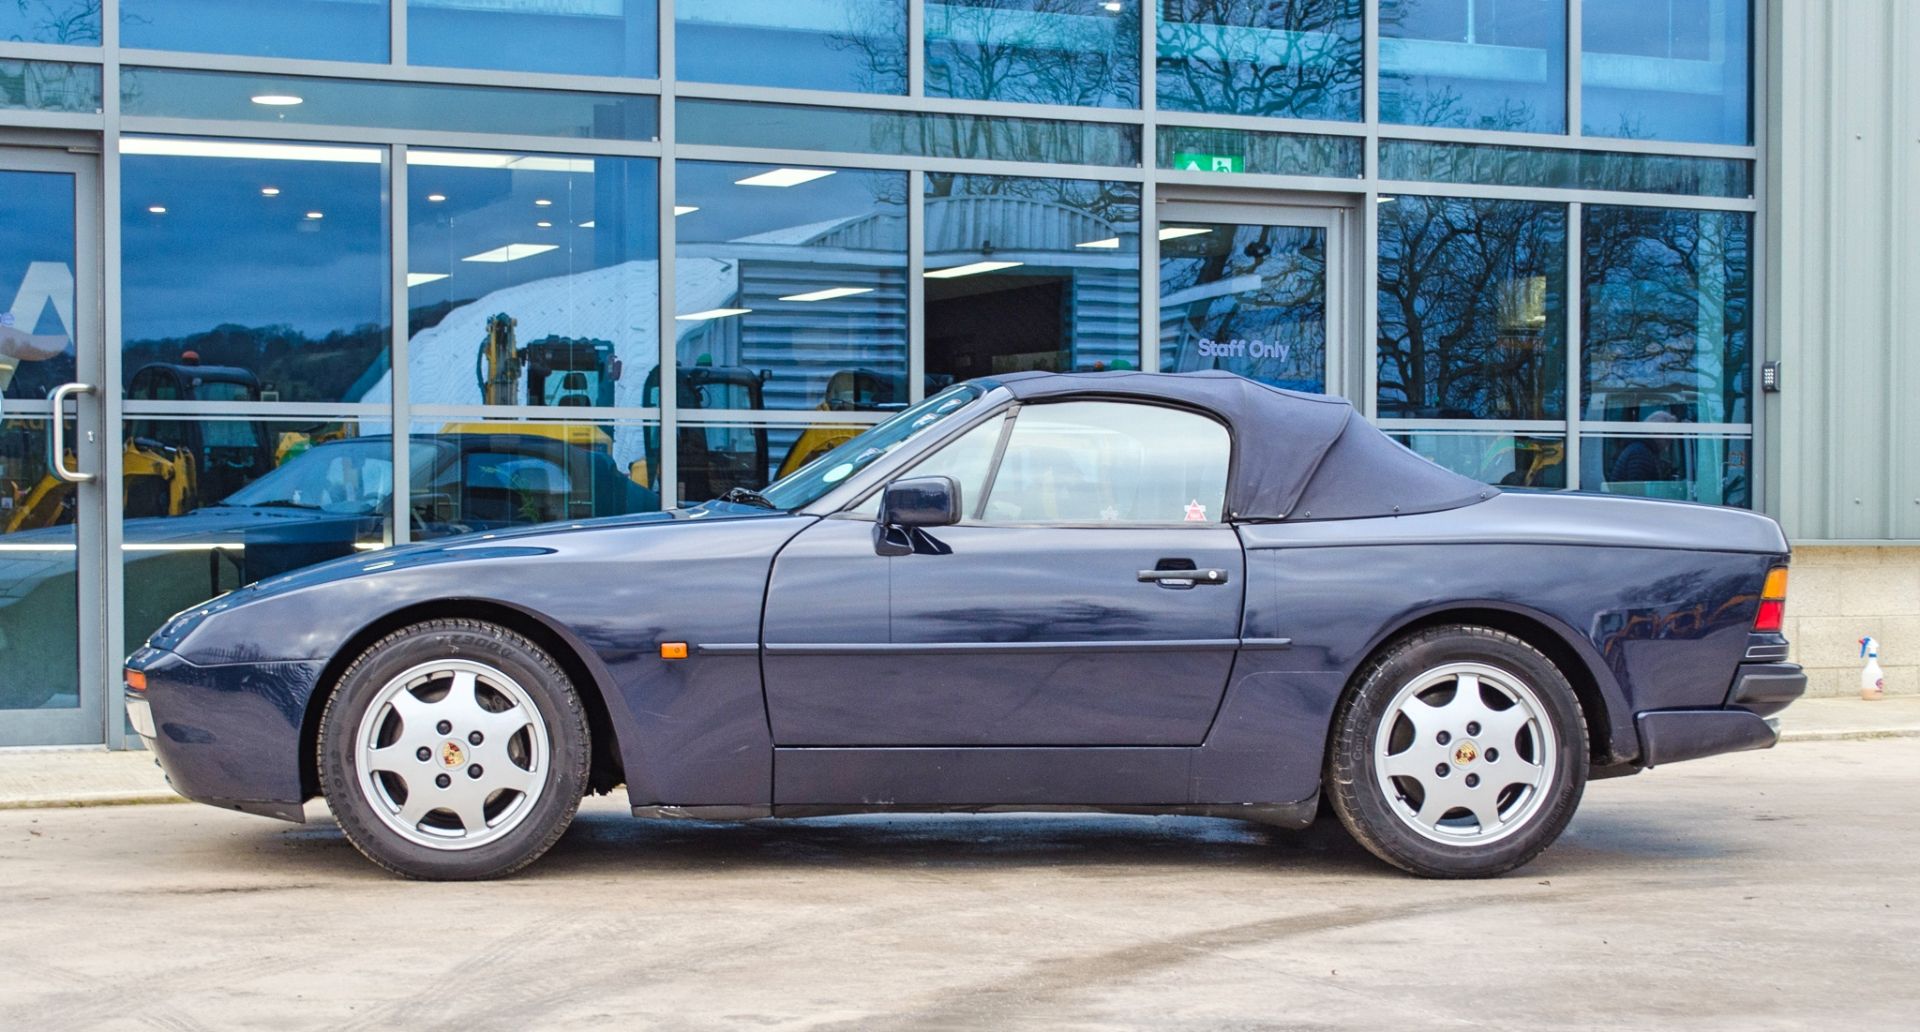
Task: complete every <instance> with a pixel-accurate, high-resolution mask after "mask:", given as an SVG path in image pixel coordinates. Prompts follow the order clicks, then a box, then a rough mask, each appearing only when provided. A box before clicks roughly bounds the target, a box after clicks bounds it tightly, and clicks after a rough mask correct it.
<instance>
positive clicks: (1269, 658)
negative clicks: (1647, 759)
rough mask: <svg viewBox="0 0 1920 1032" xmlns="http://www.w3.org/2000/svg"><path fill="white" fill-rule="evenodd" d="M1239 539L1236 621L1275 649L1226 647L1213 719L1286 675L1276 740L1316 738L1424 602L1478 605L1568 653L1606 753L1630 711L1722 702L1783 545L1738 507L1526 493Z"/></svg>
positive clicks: (1443, 607) (1615, 754)
mask: <svg viewBox="0 0 1920 1032" xmlns="http://www.w3.org/2000/svg"><path fill="white" fill-rule="evenodd" d="M1622 503H1624V504H1622ZM1241 536H1242V539H1243V540H1244V541H1245V543H1246V546H1247V549H1248V592H1249V598H1248V605H1247V621H1248V622H1247V627H1246V629H1245V631H1244V633H1245V634H1246V636H1247V637H1250V638H1288V639H1291V642H1292V644H1291V647H1290V648H1289V649H1287V650H1285V651H1269V652H1259V653H1249V654H1244V655H1243V657H1242V665H1241V668H1240V669H1239V670H1237V671H1236V685H1235V689H1234V693H1230V697H1229V699H1228V703H1227V707H1226V708H1224V709H1223V711H1222V714H1221V717H1222V720H1227V719H1229V718H1231V717H1232V716H1234V715H1235V712H1236V707H1252V706H1255V705H1256V700H1254V699H1251V698H1247V697H1244V696H1243V695H1241V694H1239V693H1240V689H1241V688H1242V687H1243V685H1244V686H1246V687H1249V688H1253V689H1255V690H1256V691H1260V690H1264V691H1266V692H1269V693H1271V692H1273V691H1275V690H1276V689H1278V688H1279V687H1280V686H1283V685H1284V686H1288V690H1289V691H1291V692H1292V694H1293V695H1294V696H1295V701H1294V703H1293V704H1292V706H1291V707H1290V713H1289V716H1290V719H1291V720H1292V721H1294V722H1295V723H1296V725H1297V723H1298V722H1300V721H1302V720H1304V721H1306V722H1307V723H1308V725H1309V726H1308V727H1305V728H1300V727H1298V726H1295V727H1293V728H1290V729H1289V732H1288V738H1289V740H1290V741H1292V742H1294V743H1297V745H1298V746H1299V747H1301V748H1305V747H1307V746H1308V745H1309V743H1312V742H1320V743H1322V744H1321V748H1322V749H1324V741H1325V736H1326V733H1327V730H1328V724H1329V722H1330V720H1331V716H1332V706H1333V704H1334V703H1335V702H1337V699H1338V691H1339V689H1340V688H1343V687H1344V686H1345V684H1346V683H1347V682H1348V680H1349V679H1350V678H1351V677H1352V676H1353V674H1354V672H1355V671H1356V670H1357V669H1358V668H1359V666H1360V665H1361V664H1362V663H1363V662H1364V661H1365V660H1366V659H1367V657H1368V656H1369V655H1370V654H1372V653H1373V651H1374V650H1375V649H1377V648H1378V647H1379V646H1380V645H1381V644H1383V643H1384V642H1385V641H1387V640H1388V639H1390V638H1391V637H1392V636H1394V635H1395V634H1397V633H1399V632H1400V631H1401V630H1403V629H1404V628H1406V627H1407V626H1409V625H1410V624H1413V623H1415V622H1418V621H1421V620H1423V619H1426V618H1430V617H1435V616H1436V615H1437V614H1442V613H1446V612H1448V611H1454V610H1466V609H1478V610H1494V611H1499V612H1504V613H1511V614H1517V615H1520V616H1524V617H1526V618H1528V619H1530V620H1533V621H1535V622H1538V623H1540V624H1543V625H1545V626H1546V627H1547V628H1548V629H1549V630H1551V631H1552V632H1554V633H1555V634H1556V635H1558V636H1559V638H1560V639H1561V640H1562V642H1563V643H1564V644H1565V645H1566V646H1567V648H1568V649H1569V650H1570V651H1572V652H1573V653H1574V654H1575V655H1576V656H1577V657H1578V659H1579V661H1580V662H1581V664H1582V665H1583V666H1584V667H1585V669H1586V671H1587V673H1588V674H1589V675H1590V676H1591V677H1592V680H1593V682H1594V684H1595V686H1596V688H1597V689H1598V693H1599V695H1600V696H1601V697H1602V699H1603V700H1604V706H1605V710H1606V712H1605V713H1604V714H1597V713H1592V712H1589V713H1588V714H1587V719H1588V723H1589V725H1590V729H1589V734H1590V736H1592V737H1593V738H1595V739H1596V740H1598V741H1600V742H1602V743H1604V746H1605V748H1604V749H1602V750H1597V752H1599V753H1600V756H1599V758H1600V759H1601V760H1602V761H1605V762H1625V761H1629V760H1631V759H1633V758H1634V757H1635V756H1636V755H1637V753H1638V740H1637V738H1636V737H1635V733H1634V730H1633V715H1634V714H1635V713H1637V712H1641V711H1643V710H1649V709H1663V708H1673V707H1689V706H1696V707H1713V706H1719V705H1721V704H1722V702H1723V701H1724V700H1725V697H1726V693H1727V688H1728V685H1729V683H1730V681H1731V679H1732V676H1733V672H1734V667H1735V666H1736V665H1737V664H1738V663H1739V662H1740V660H1741V658H1742V656H1743V655H1744V652H1745V648H1746V641H1747V633H1748V629H1749V627H1750V626H1751V625H1752V622H1753V617H1754V614H1755V612H1756V610H1757V608H1758V596H1759V592H1760V587H1761V583H1762V581H1763V580H1764V578H1765V576H1766V571H1767V569H1768V568H1769V567H1771V566H1773V565H1775V564H1776V563H1778V562H1780V561H1782V560H1783V559H1784V558H1785V555H1786V542H1785V540H1784V538H1782V537H1781V536H1780V534H1779V530H1778V527H1777V526H1776V525H1774V524H1773V523H1772V521H1771V520H1767V519H1766V518H1765V517H1759V516H1754V515H1752V514H1750V513H1744V512H1737V511H1731V510H1724V509H1714V508H1709V507H1705V506H1683V505H1676V504H1672V503H1654V502H1644V501H1637V500H1624V499H1607V498H1588V497H1567V496H1541V495H1502V496H1500V497H1497V498H1494V499H1492V500H1489V501H1487V502H1484V503H1481V504H1479V505H1474V506H1469V507H1467V508H1464V509H1458V510H1452V511H1450V512H1444V513H1433V514H1427V515H1421V516H1407V517H1392V518H1384V519H1369V520H1353V521H1343V522H1339V523H1320V524H1315V523H1297V524H1263V525H1250V526H1246V527H1242V528H1241ZM1247 694H1252V693H1247ZM1303 699H1311V700H1313V701H1314V705H1313V706H1311V707H1307V706H1306V705H1305V704H1304V703H1303V702H1302V701H1301V700H1303ZM1276 705H1277V704H1276ZM1226 729H1227V728H1226V727H1224V726H1223V725H1220V724H1216V728H1215V733H1216V734H1219V733H1221V732H1222V731H1223V730H1226ZM1317 775H1318V769H1317V764H1316V765H1315V769H1314V771H1313V776H1314V777H1315V778H1317ZM1303 776H1304V775H1303ZM1298 787H1300V786H1299V785H1289V786H1288V788H1289V789H1293V788H1298Z"/></svg>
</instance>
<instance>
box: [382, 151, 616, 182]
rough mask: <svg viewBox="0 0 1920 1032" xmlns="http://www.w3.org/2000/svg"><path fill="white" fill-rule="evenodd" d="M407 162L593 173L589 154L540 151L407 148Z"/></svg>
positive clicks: (459, 166) (410, 163)
mask: <svg viewBox="0 0 1920 1032" xmlns="http://www.w3.org/2000/svg"><path fill="white" fill-rule="evenodd" d="M407 164H409V165H431V166H435V167H440V168H504V169H512V170H513V171H515V172H570V173H574V174H580V175H589V176H590V175H593V159H592V158H555V157H549V156H547V155H544V154H501V153H498V152H495V151H429V150H409V151H407Z"/></svg>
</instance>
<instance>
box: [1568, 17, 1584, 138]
mask: <svg viewBox="0 0 1920 1032" xmlns="http://www.w3.org/2000/svg"><path fill="white" fill-rule="evenodd" d="M1584 2H1585V0H1567V135H1568V136H1569V137H1571V138H1573V139H1575V140H1578V139H1580V138H1581V137H1583V136H1585V135H1586V130H1585V128H1584V127H1582V126H1581V124H1580V120H1581V114H1580V105H1581V98H1580V95H1581V93H1582V92H1583V90H1584V86H1583V84H1582V83H1581V81H1580V74H1581V73H1580V63H1581V56H1580V51H1581V49H1582V47H1584V46H1585V41H1584V40H1583V39H1582V27H1581V21H1582V15H1581V4H1582V3H1584Z"/></svg>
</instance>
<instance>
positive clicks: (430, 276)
mask: <svg viewBox="0 0 1920 1032" xmlns="http://www.w3.org/2000/svg"><path fill="white" fill-rule="evenodd" d="M446 278H447V274H446V273H444V272H409V273H407V286H409V287H417V286H419V285H421V284H422V283H435V282H438V281H440V280H443V279H446Z"/></svg>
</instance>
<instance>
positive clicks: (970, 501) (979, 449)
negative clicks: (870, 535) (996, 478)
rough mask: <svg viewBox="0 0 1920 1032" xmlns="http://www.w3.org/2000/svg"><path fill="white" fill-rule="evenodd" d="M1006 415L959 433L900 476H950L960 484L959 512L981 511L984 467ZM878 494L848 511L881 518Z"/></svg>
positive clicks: (973, 513) (989, 462) (990, 462)
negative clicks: (957, 436)
mask: <svg viewBox="0 0 1920 1032" xmlns="http://www.w3.org/2000/svg"><path fill="white" fill-rule="evenodd" d="M1005 423H1006V417H1005V416H994V417H992V418H990V419H988V420H987V421H986V422H984V423H982V424H980V425H979V426H976V427H974V428H973V429H971V430H969V431H967V432H966V433H964V434H961V435H960V438H959V439H958V440H956V441H953V442H951V443H949V444H948V445H947V446H946V447H944V448H941V449H940V450H939V451H937V452H934V453H933V454H932V455H929V456H927V457H926V458H925V459H922V460H921V461H920V464H919V465H917V466H914V467H913V468H912V469H909V470H907V471H906V472H905V473H902V474H900V476H899V477H896V478H894V479H896V480H897V479H901V478H903V477H952V478H953V479H954V481H955V482H956V483H958V484H959V485H960V511H961V512H963V513H965V514H966V515H967V517H968V518H970V519H971V518H974V517H977V516H978V515H979V513H980V495H981V493H982V492H984V491H985V490H986V487H987V469H988V468H989V467H991V466H992V465H993V452H994V449H995V448H997V447H999V445H1000V427H1001V426H1002V425H1003V424H1005ZM880 495H881V492H879V491H875V492H874V493H872V494H870V495H868V496H867V500H866V501H864V502H861V503H860V504H859V505H856V506H854V507H853V508H852V509H850V510H848V511H849V512H851V513H853V514H854V515H856V516H860V517H862V518H864V519H869V520H877V519H879V518H880Z"/></svg>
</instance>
